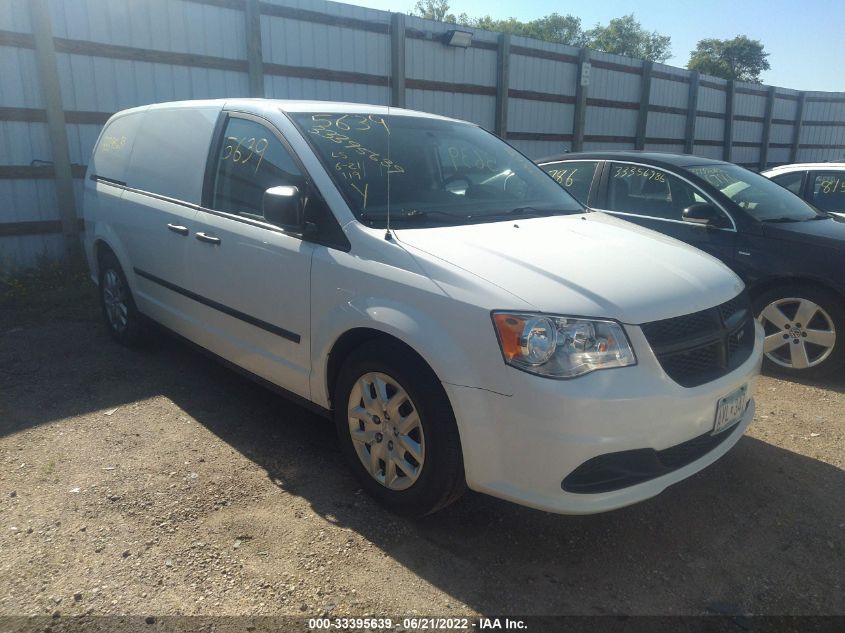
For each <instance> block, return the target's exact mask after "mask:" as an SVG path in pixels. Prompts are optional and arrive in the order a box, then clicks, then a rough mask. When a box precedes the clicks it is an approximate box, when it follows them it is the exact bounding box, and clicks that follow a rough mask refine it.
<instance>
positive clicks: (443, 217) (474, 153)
mask: <svg viewBox="0 0 845 633" xmlns="http://www.w3.org/2000/svg"><path fill="white" fill-rule="evenodd" d="M291 116H292V117H293V119H294V121H295V122H296V123H297V125H298V126H299V127H300V129H301V130H302V132H303V133H304V135H305V136H306V138H307V139H308V140H309V141H310V143H311V145H312V147H313V148H314V150H315V152H316V154H317V156H318V158H319V159H320V161H321V162H322V163H323V166H324V167H325V169H326V171H327V172H328V173H329V174H330V175H331V177H332V178H333V179H334V182H335V184H336V185H337V187H338V188H339V189H340V191H341V193H342V194H343V195H344V198H345V199H346V201H347V203H348V204H349V206H350V208H351V210H352V212H353V213H354V214H355V216H356V217H357V218H358V219H359V220H360V221H362V222H364V223H365V224H367V225H369V226H382V227H383V226H384V225H385V223H386V218H387V211H388V208H389V209H390V214H391V215H390V221H391V223H394V222H395V223H399V224H402V225H403V226H405V227H407V226H409V225H413V226H421V225H432V224H466V223H472V222H485V221H494V220H502V216H503V215H509V214H512V213H516V214H518V215H521V216H524V217H530V216H532V215H550V214H554V213H578V212H581V211H582V210H583V209H582V207H581V205H580V204H578V202H576V201H575V200H574V199H573V198H572V197H571V196H570V195H569V194H568V193H566V191H564V190H563V189H562V188H560V187H558V186H557V185H556V184H555V183H554V182H552V181H551V180H549V178H548V177H547V176H546V175H545V174H543V173H542V171H541V170H540V169H539V168H538V167H537V166H536V165H534V163H532V162H531V161H530V160H528V159H527V158H525V157H524V156H523V155H522V154H520V153H519V152H517V151H516V150H515V149H513V148H512V147H510V146H509V145H508V144H507V143H505V142H503V141H502V140H500V139H498V138H496V137H495V136H493V135H492V134H490V133H488V132H485V131H484V130H482V129H481V128H479V127H476V126H474V125H470V124H467V123H460V122H456V121H447V120H440V119H431V118H424V117H412V116H404V115H399V116H393V117H389V116H386V115H385V116H382V115H380V114H372V113H370V114H364V113H361V114H353V113H350V114H342V113H331V114H329V113H319V112H299V113H293V114H292V115H291Z"/></svg>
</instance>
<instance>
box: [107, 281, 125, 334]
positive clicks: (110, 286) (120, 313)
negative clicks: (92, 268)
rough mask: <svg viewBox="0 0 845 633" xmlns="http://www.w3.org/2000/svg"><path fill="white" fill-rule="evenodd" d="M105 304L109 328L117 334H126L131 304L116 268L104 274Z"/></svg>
mask: <svg viewBox="0 0 845 633" xmlns="http://www.w3.org/2000/svg"><path fill="white" fill-rule="evenodd" d="M103 304H104V307H105V312H106V318H107V319H108V322H109V326H110V327H111V328H112V329H113V330H114V331H115V332H119V333H120V332H125V331H126V328H127V325H128V323H129V304H128V301H127V293H126V287H125V286H124V284H123V280H122V279H121V278H120V274H118V272H117V271H116V270H115V269H114V268H109V269H108V270H106V272H105V273H104V274H103Z"/></svg>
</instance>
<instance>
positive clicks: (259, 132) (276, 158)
mask: <svg viewBox="0 0 845 633" xmlns="http://www.w3.org/2000/svg"><path fill="white" fill-rule="evenodd" d="M223 135H224V138H223V142H222V144H221V147H220V153H219V155H218V157H217V170H216V173H215V176H214V193H213V197H212V200H211V207H212V208H213V209H217V210H218V211H227V212H229V213H236V214H238V215H243V216H245V217H248V218H252V219H254V220H261V221H265V222H266V220H265V218H264V214H263V213H262V210H261V206H262V205H261V202H262V199H263V197H264V192H265V191H266V190H267V189H270V188H271V187H277V186H280V185H293V186H296V187H299V188H300V191H303V193H304V191H305V189H304V183H305V179H304V178H303V176H302V172H301V171H300V170H299V168H298V167H297V166H296V164H295V163H294V161H293V158H292V157H291V155H290V153H288V151H287V149H286V148H285V146H284V145H283V144H282V143H281V142H280V141H279V139H278V138H276V136H275V135H274V134H273V133H272V132H271V131H270V130H269V129H267V128H266V127H264V126H263V125H261V124H260V123H256V122H254V121H250V120H247V119H238V118H230V119H229V120H228V121H227V123H226V128H225V130H224V132H223Z"/></svg>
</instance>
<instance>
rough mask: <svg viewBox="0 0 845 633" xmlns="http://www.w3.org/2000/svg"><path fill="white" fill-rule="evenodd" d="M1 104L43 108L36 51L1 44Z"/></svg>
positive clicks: (7, 106)
mask: <svg viewBox="0 0 845 633" xmlns="http://www.w3.org/2000/svg"><path fill="white" fill-rule="evenodd" d="M0 106H3V107H6V108H9V107H11V108H42V107H44V106H43V104H42V100H41V91H40V88H39V87H38V68H37V66H36V64H35V53H34V51H32V50H30V49H27V48H13V47H11V46H0Z"/></svg>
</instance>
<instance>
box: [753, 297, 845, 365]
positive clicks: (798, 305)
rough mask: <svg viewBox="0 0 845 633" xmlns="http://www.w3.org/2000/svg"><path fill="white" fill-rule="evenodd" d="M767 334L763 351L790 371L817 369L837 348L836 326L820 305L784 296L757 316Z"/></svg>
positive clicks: (772, 360)
mask: <svg viewBox="0 0 845 633" xmlns="http://www.w3.org/2000/svg"><path fill="white" fill-rule="evenodd" d="M758 320H759V321H760V323H761V325H762V326H763V328H764V330H765V334H766V339H765V343H764V347H763V351H764V353H765V354H766V358H768V359H769V360H770V361H771V362H772V363H774V364H776V365H778V366H780V367H785V368H789V369H795V370H802V369H810V368H812V367H816V366H818V365H820V364H821V363H823V362H824V361H825V360H827V359H828V357H829V356H830V355H831V353H833V350H834V348H835V347H836V326H835V325H834V322H833V319H832V318H831V317H830V315H829V314H828V313H827V312H826V311H825V310H824V308H822V307H821V306H820V305H818V304H817V303H815V302H814V301H811V300H809V299H804V298H799V297H785V298H782V299H777V300H775V301H772V302H771V303H769V304H768V305H767V306H766V307H765V308H763V310H762V312H760V316H759V317H758Z"/></svg>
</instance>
